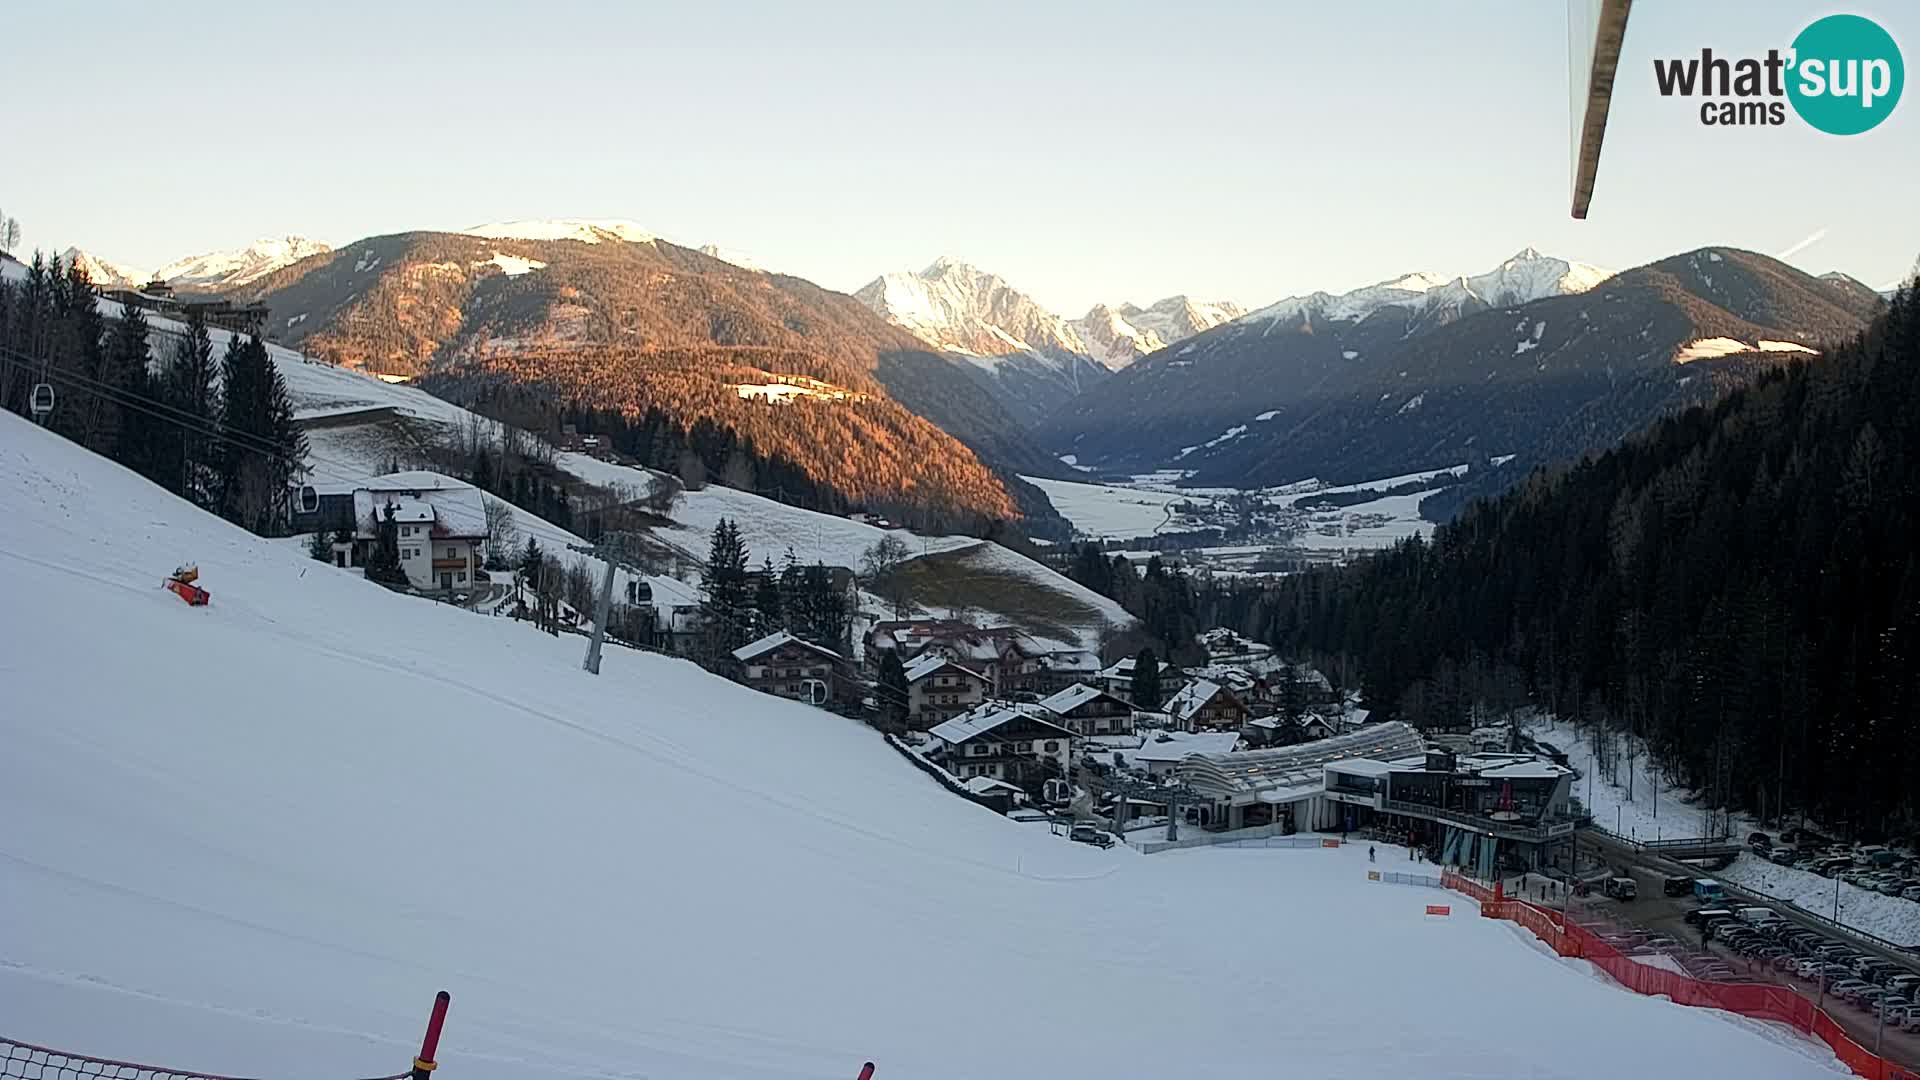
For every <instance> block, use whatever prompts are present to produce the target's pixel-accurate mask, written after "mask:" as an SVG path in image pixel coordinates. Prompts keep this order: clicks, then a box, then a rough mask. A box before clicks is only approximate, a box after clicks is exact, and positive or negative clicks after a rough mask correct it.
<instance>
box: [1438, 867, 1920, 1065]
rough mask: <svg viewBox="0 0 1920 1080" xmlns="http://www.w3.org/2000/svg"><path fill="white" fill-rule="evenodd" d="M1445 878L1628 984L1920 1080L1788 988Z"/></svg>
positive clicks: (1485, 911) (1484, 911) (1493, 912)
mask: <svg viewBox="0 0 1920 1080" xmlns="http://www.w3.org/2000/svg"><path fill="white" fill-rule="evenodd" d="M1440 880H1441V884H1443V885H1445V886H1446V887H1447V888H1449V889H1453V890H1454V891H1456V892H1461V893H1465V894H1466V895H1468V896H1471V897H1473V898H1474V899H1475V900H1478V901H1479V902H1480V914H1481V915H1483V916H1485V917H1487V918H1490V919H1506V920H1509V921H1511V922H1516V923H1519V924H1520V925H1522V926H1524V927H1526V928H1527V929H1528V930H1531V931H1532V932H1533V933H1534V935H1535V936H1536V937H1538V938H1539V939H1540V940H1542V941H1544V942H1546V943H1547V944H1548V945H1551V946H1552V947H1553V950H1554V951H1555V952H1557V953H1559V954H1560V955H1561V956H1571V957H1578V958H1579V959H1582V960H1586V961H1587V962H1589V963H1591V964H1593V965H1594V966H1595V967H1598V968H1600V969H1601V970H1602V971H1605V972H1606V973H1607V974H1608V975H1609V976H1611V977H1612V978H1613V980H1614V981H1615V982H1618V983H1619V984H1620V985H1622V986H1624V987H1626V988H1627V989H1629V990H1633V991H1635V992H1637V993H1641V994H1650V995H1660V996H1664V997H1666V998H1668V999H1670V1000H1672V1001H1674V1002H1677V1003H1679V1004H1681V1005H1693V1006H1698V1007H1700V1008H1707V1009H1725V1010H1726V1011H1727V1012H1733V1013H1739V1014H1740V1015H1742V1016H1751V1017H1754V1018H1755V1019H1758V1020H1771V1021H1774V1022H1776V1023H1782V1024H1790V1025H1792V1026H1793V1027H1794V1028H1796V1029H1798V1030H1799V1031H1802V1032H1805V1033H1807V1034H1809V1035H1812V1036H1814V1037H1815V1038H1818V1039H1819V1040H1820V1041H1821V1042H1824V1043H1826V1044H1827V1045H1828V1046H1830V1047H1832V1048H1833V1052H1834V1055H1835V1056H1836V1057H1838V1058H1839V1059H1840V1060H1841V1062H1843V1063H1844V1064H1845V1065H1846V1066H1847V1067H1848V1068H1850V1069H1852V1070H1853V1071H1854V1073H1855V1074H1856V1075H1859V1076H1864V1077H1868V1078H1869V1080H1920V1073H1916V1072H1914V1071H1912V1070H1910V1069H1907V1068H1905V1067H1903V1066H1900V1065H1897V1064H1895V1063H1893V1062H1890V1061H1887V1060H1886V1059H1884V1058H1882V1057H1880V1056H1879V1055H1877V1054H1875V1053H1873V1051H1871V1050H1868V1049H1867V1048H1866V1047H1864V1046H1861V1045H1860V1044H1859V1043H1858V1042H1856V1041H1854V1039H1853V1037H1852V1036H1850V1035H1848V1034H1847V1033H1846V1030H1845V1029H1843V1028H1842V1027H1841V1026H1840V1024H1839V1023H1838V1022H1837V1021H1835V1020H1834V1019H1833V1017H1831V1016H1829V1015H1828V1014H1827V1013H1826V1012H1824V1011H1823V1010H1821V1009H1819V1008H1816V1007H1815V1006H1814V1003H1813V1002H1811V1001H1809V1000H1807V999H1806V998H1804V997H1802V996H1800V995H1799V994H1796V993H1794V992H1793V991H1792V990H1791V989H1788V988H1787V987H1784V986H1778V985H1774V984H1769V983H1728V982H1714V981H1711V980H1708V979H1696V978H1694V977H1693V976H1691V975H1683V974H1680V973H1679V972H1675V971H1668V970H1665V969H1663V968H1657V967H1651V966H1649V965H1647V964H1642V963H1638V962H1636V961H1635V960H1634V959H1633V958H1632V957H1630V956H1628V955H1626V954H1624V953H1622V952H1620V950H1618V949H1616V948H1614V947H1613V946H1612V945H1609V944H1607V943H1606V942H1605V941H1604V940H1602V939H1601V938H1600V936H1599V935H1598V934H1595V933H1594V932H1593V931H1591V930H1589V929H1587V928H1586V927H1584V926H1581V925H1579V924H1578V923H1568V922H1566V921H1565V917H1564V916H1563V915H1562V914H1561V913H1560V912H1557V911H1548V910H1546V909H1543V908H1538V907H1535V906H1534V905H1532V904H1529V903H1527V902H1526V901H1524V900H1507V899H1495V895H1496V894H1495V891H1494V890H1493V889H1490V888H1488V887H1487V886H1486V885H1483V884H1481V883H1480V882H1478V881H1475V880H1473V879H1472V878H1468V877H1464V876H1462V875H1460V874H1455V873H1452V872H1450V871H1449V872H1447V873H1444V874H1442V875H1441V876H1440Z"/></svg>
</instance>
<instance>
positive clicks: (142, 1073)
mask: <svg viewBox="0 0 1920 1080" xmlns="http://www.w3.org/2000/svg"><path fill="white" fill-rule="evenodd" d="M0 1053H4V1054H5V1055H6V1056H5V1057H4V1058H0V1076H6V1077H15V1078H18V1080H96V1078H99V1080H240V1078H238V1077H231V1076H220V1075H218V1074H216V1073H205V1072H195V1071H194V1070H192V1069H170V1068H166V1067H164V1066H160V1065H139V1064H135V1063H134V1062H131V1061H115V1060H113V1059H112V1058H97V1057H88V1056H86V1055H85V1054H70V1053H68V1052H66V1051H64V1050H50V1049H48V1048H47V1047H44V1046H35V1045H33V1044H32V1043H23V1042H15V1041H14V1040H12V1039H7V1038H0ZM412 1075H413V1073H412V1072H411V1071H409V1072H402V1073H395V1074H393V1075H392V1076H381V1077H375V1078H373V1080H407V1078H408V1077H411V1076H412Z"/></svg>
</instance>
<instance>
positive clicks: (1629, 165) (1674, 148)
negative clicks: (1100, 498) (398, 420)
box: [0, 0, 1920, 314]
mask: <svg viewBox="0 0 1920 1080" xmlns="http://www.w3.org/2000/svg"><path fill="white" fill-rule="evenodd" d="M1834 10H1850V11H1855V12H1858V13H1860V14H1865V15H1868V16H1869V17H1872V18H1875V19H1877V20H1878V21H1880V23H1881V25H1883V26H1885V27H1887V28H1888V29H1889V30H1890V31H1891V32H1892V33H1893V35H1894V36H1895V38H1896V39H1898V40H1899V41H1900V42H1901V43H1902V44H1903V46H1904V47H1905V51H1906V58H1907V62H1908V65H1909V67H1912V66H1913V64H1914V63H1915V62H1916V61H1920V10H1915V9H1914V7H1913V6H1912V5H1910V4H1905V3H1898V2H1896V0H1871V2H1869V3H1866V4H1862V5H1858V6H1853V7H1848V8H1840V9H1836V8H1831V7H1828V6H1826V5H1825V4H1821V3H1804V2H1787V0H1779V2H1764V3H1763V2H1711V3H1710V2H1692V0H1690V2H1685V3H1677V2H1674V3H1660V2H1655V0H1643V2H1642V3H1641V4H1639V5H1638V6H1637V7H1636V9H1635V11H1634V15H1633V18H1632V22H1631V24H1630V26H1629V31H1628V35H1627V46H1626V56H1625V58H1624V60H1623V62H1622V72H1623V74H1622V76H1621V79H1620V83H1619V87H1618V89H1617V91H1616V94H1615V103H1614V112H1613V120H1612V124H1611V126H1610V128H1609V136H1608V140H1607V150H1606V155H1605V157H1604V159H1603V161H1602V164H1601V170H1600V182H1599V188H1598V195H1597V197H1596V199H1595V202H1594V208H1593V214H1592V217H1591V218H1590V219H1589V220H1588V221H1585V222H1575V221H1573V220H1572V219H1571V218H1570V217H1569V216H1568V213H1567V206H1568V201H1569V199H1568V186H1569V183H1568V124H1569V117H1568V112H1569V110H1568V102H1567V98H1568V94H1567V75H1566V65H1567V46H1566V17H1567V13H1566V5H1565V4H1564V2H1562V0H1515V2H1511V3H1490V2H1489V3H1461V4H1453V3H1431V2H1409V3H1401V2H1390V0H1351V2H1340V3H1333V2H1328V3H1324V4H1320V3H1315V4H1308V3H1297V2H1276V0H1257V2H1249V3H1204V2H1197V0H1183V2H1180V3H1172V2H1163V3H1122V2H1116V0H1106V2H1101V3H1064V2H1045V0H1035V2H1031V3H1012V4H1003V3H997V2H987V0H974V2H970V3H965V4H946V5H910V4H900V3H897V2H896V3H884V4H883V3H874V2H867V0H859V2H846V3H835V2H830V0H829V2H824V3H811V4H792V3H777V4H776V3H747V2H735V3H727V4H698V3H671V4H641V3H631V4H629V3H604V4H588V3H566V2H560V0H548V2H543V3H540V4H524V3H515V4H499V5H494V4H487V3H480V2H473V3H465V4H457V5H456V4H445V5H429V4H426V3H393V2H386V3H381V4H353V3H342V4H333V3H329V4H322V5H314V4H297V5H296V4H278V3H268V4H204V3H183V4H178V5H158V4H151V3H141V4H120V3H113V2H109V3H93V4H86V5H80V4H36V5H10V6H9V10H8V11H7V15H6V28H5V39H6V40H5V43H4V44H0V55H4V56H5V58H6V62H7V66H8V68H9V71H8V83H9V85H10V86H12V87H14V88H15V90H16V91H17V93H16V94H15V95H14V97H13V102H14V103H13V105H12V106H10V107H9V108H7V109H6V110H5V113H4V115H5V121H4V125H5V132H6V135H5V138H4V140H0V145H4V147H5V148H6V153H5V157H6V159H7V160H8V164H9V167H8V168H6V169H5V170H4V171H0V208H4V209H5V211H6V212H7V213H9V214H12V215H13V216H15V217H17V218H19V219H20V221H21V223H22V226H23V230H24V232H25V234H26V244H25V246H27V247H29V248H31V247H34V246H40V247H46V248H56V247H65V246H67V245H79V246H81V247H84V248H87V249H88V250H91V251H94V252H95V253H97V254H99V255H102V256H104V257H106V258H110V259H114V260H117V261H120V262H124V263H127V264H130V265H133V266H135V267H138V268H142V269H145V268H150V267H152V266H155V265H158V264H160V263H162V262H165V261H168V260H170V259H173V258H177V257H179V256H182V255H186V254H190V253H195V252H199V251H203V250H207V249H211V248H218V247H231V246H238V245H241V244H244V243H246V242H247V241H249V240H251V239H252V238H254V237H255V236H262V235H271V234H285V233H297V234H302V235H308V236H313V237H315V238H318V239H321V240H325V241H327V242H329V243H333V244H343V243H348V242H351V241H353V240H355V239H358V238H360V237H364V236H369V235H375V234H380V233H387V232H396V231H401V230H406V229H416V228H445V229H456V228H460V227H463V226H467V225H471V224H475V223H479V222H483V221H490V220H498V219H505V218H522V217H623V218H631V219H634V220H636V221H638V222H640V223H642V224H643V225H645V226H646V227H648V228H649V229H652V230H653V231H655V232H657V233H659V234H660V235H661V236H663V237H666V238H668V239H671V240H675V241H677V242H681V243H686V244H692V245H698V244H702V243H717V244H720V245H722V246H725V247H729V248H734V249H738V250H740V251H743V252H745V253H747V254H749V255H751V256H753V257H754V258H755V259H757V260H758V261H759V262H761V263H762V264H763V265H765V266H768V267H770V268H773V269H778V270H783V271H787V272H791V273H796V274H799V275H801V276H804V277H807V278H810V279H812V280H814V281H817V282H819V283H821V284H823V285H826V286H829V287H831V288H837V289H849V290H850V289H854V288H857V287H858V286H860V285H861V284H863V283H864V282H865V281H867V280H869V279H870V278H872V277H873V276H874V275H875V274H877V273H879V272H881V271H885V270H893V269H911V268H918V267H920V266H923V265H925V264H926V263H927V262H929V261H931V260H932V259H933V258H934V257H935V256H937V255H941V254H953V255H958V256H960V257H963V258H966V259H968V260H970V261H973V262H975V263H978V264H980V265H982V266H985V267H988V268H990V269H993V270H996V271H998V272H999V273H1001V274H1002V275H1004V276H1006V277H1007V278H1008V279H1009V280H1011V281H1012V282H1013V283H1014V284H1016V285H1018V286H1020V287H1022V288H1024V289H1026V290H1027V291H1029V292H1031V293H1032V294H1034V295H1035V296H1036V297H1037V298H1038V299H1040V300H1041V301H1042V302H1044V303H1047V304H1049V305H1051V306H1054V307H1056V308H1058V309H1061V310H1063V311H1066V312H1067V313H1069V314H1078V313H1079V312H1080V311H1081V310H1083V309H1084V308H1085V307H1086V306H1087V305H1088V304H1090V303H1092V302H1094V301H1096V300H1109V301H1118V300H1123V299H1133V300H1137V301H1140V302H1145V301H1148V300H1151V299H1154V298H1156V297H1159V296H1163V295H1167V294H1170V293H1175V292H1186V293H1191V294H1195V295H1200V296H1224V297H1228V298H1232V299H1235V300H1238V301H1240V302H1242V303H1245V304H1248V305H1257V304H1263V303H1267V302H1270V301H1272V300H1274V299H1277V298H1279V297H1281V296H1284V295H1289V294H1293V293H1297V292H1304V291H1308V290H1312V289H1317V288H1326V289H1342V288H1349V287H1353V286H1356V285H1361V284H1366V283H1369V282H1371V281H1375V280H1378V279H1381V278H1384V277H1388V276H1390V275H1393V274H1397V273H1399V272H1401V271H1405V270H1411V269H1424V268H1431V269H1437V270H1451V271H1466V272H1474V271H1479V270H1483V269H1486V268H1488V267H1490V266H1492V265H1493V264H1494V263H1496V262H1497V261H1498V260H1500V259H1501V258H1503V257H1505V256H1507V255H1509V254H1511V253H1512V252H1514V251H1516V250H1518V249H1520V248H1522V247H1525V246H1528V245H1533V246H1535V247H1538V248H1541V249H1542V250H1545V251H1549V252H1552V253H1555V254H1561V255H1564V256H1567V257H1571V258H1575V259H1580V260H1583V261H1587V262H1593V263H1598V264H1600V265H1604V266H1611V267H1616V268H1624V267H1627V266H1632V265H1636V264H1638V263H1641V262H1645V261H1648V260H1650V259H1654V258H1659V257H1661V256H1664V255H1668V254H1672V253H1674V252H1677V251H1680V250H1684V249H1688V248H1692V247H1697V246H1700V245H1703V244H1730V245H1736V246H1742V247H1748V248H1753V249H1755V250H1760V251H1765V252H1768V253H1773V254H1778V253H1780V252H1783V251H1786V250H1788V249H1789V248H1792V247H1793V246H1795V245H1796V244H1799V243H1800V242H1801V241H1803V240H1804V239H1805V238H1807V237H1810V236H1814V235H1816V234H1819V235H1821V236H1822V237H1823V238H1822V239H1820V240H1818V241H1817V242H1815V243H1812V244H1810V245H1807V246H1805V247H1804V248H1803V250H1801V251H1800V252H1799V253H1798V254H1797V255H1795V256H1793V259H1792V261H1793V262H1795V263H1796V264H1798V265H1800V266H1802V267H1804V268H1806V269H1809V270H1813V271H1816V272H1818V271H1824V270H1828V269H1834V268H1839V269H1843V270H1846V271H1847V272H1849V273H1853V274H1855V275H1857V276H1859V277H1861V278H1863V279H1865V280H1866V281H1867V282H1869V283H1870V284H1872V285H1874V286H1876V287H1878V286H1881V285H1884V284H1886V283H1888V282H1891V281H1893V280H1895V279H1896V278H1900V277H1903V276H1904V275H1905V274H1906V273H1907V272H1908V271H1909V269H1910V268H1911V267H1912V265H1913V262H1914V259H1915V256H1916V254H1920V214H1915V213H1914V212H1913V211H1912V206H1913V203H1912V192H1913V190H1914V185H1915V182H1916V181H1915V177H1916V176H1920V100H1912V99H1914V98H1915V97H1916V96H1920V91H1913V90H1912V89H1911V88H1910V89H1909V92H1908V93H1907V95H1906V97H1907V99H1908V100H1904V101H1903V102H1902V103H1901V104H1900V106H1899V108H1897V109H1896V110H1895V112H1894V114H1893V116H1892V117H1891V118H1890V119H1889V120H1888V121H1887V122H1886V123H1883V124H1882V125H1881V126H1880V127H1879V128H1877V129H1876V130H1874V131H1873V132H1870V133H1868V134H1866V135H1861V136H1854V137H1851V138H1836V137H1831V136H1824V135H1820V134H1818V133H1816V132H1814V131H1812V130H1811V129H1810V128H1808V127H1806V126H1805V125H1803V124H1801V123H1799V122H1798V120H1797V119H1794V120H1790V121H1789V123H1788V125H1786V126H1785V127H1778V128H1772V127H1769V128H1746V129H1718V128H1706V127H1702V126H1701V125H1700V123H1699V121H1698V118H1697V115H1696V112H1695V108H1694V107H1692V106H1689V105H1686V104H1684V103H1681V102H1678V101H1672V100H1664V101H1663V100H1662V99H1660V98H1659V97H1658V96H1657V94H1655V92H1654V90H1653V77H1652V72H1651V64H1650V59H1651V58H1652V57H1654V56H1684V55H1687V54H1689V53H1692V54H1695V55H1697V54H1698V51H1699V49H1700V47H1701V46H1702V45H1711V46H1713V47H1714V48H1715V50H1716V51H1717V52H1725V53H1733V54H1748V53H1763V52H1764V51H1765V49H1766V48H1767V47H1768V46H1770V45H1772V46H1778V47H1781V48H1785V47H1786V46H1787V45H1788V44H1789V42H1790V41H1791V40H1792V38H1793V36H1794V34H1796V33H1797V32H1798V31H1799V30H1800V28H1801V27H1803V26H1804V25H1805V24H1806V23H1808V22H1810V21H1811V20H1812V19H1814V18H1816V17H1818V16H1819V15H1823V14H1828V13H1830V12H1832V11H1834ZM1894 200H1899V202H1898V203H1897V205H1898V206H1899V209H1898V210H1893V209H1888V208H1886V206H1885V205H1884V204H1888V203H1889V202H1892V201H1894Z"/></svg>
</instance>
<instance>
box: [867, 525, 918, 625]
mask: <svg viewBox="0 0 1920 1080" xmlns="http://www.w3.org/2000/svg"><path fill="white" fill-rule="evenodd" d="M912 554H913V551H912V549H911V548H909V547H907V545H906V543H905V542H904V541H902V540H901V539H900V538H899V537H897V536H894V535H892V534H888V535H886V536H883V537H881V538H880V539H879V540H876V541H874V544H873V546H872V547H870V548H868V549H867V550H866V551H865V552H863V553H862V554H861V556H860V576H861V577H862V578H864V579H865V580H866V583H867V588H868V589H870V590H872V591H873V592H874V593H875V594H877V595H878V596H880V597H881V598H882V599H884V600H885V601H886V602H887V603H888V604H889V605H890V606H891V607H892V608H893V613H894V617H895V618H904V617H905V608H906V607H907V595H906V592H907V589H906V584H907V582H906V575H905V574H902V573H901V572H900V568H901V566H902V565H903V564H905V563H906V561H907V558H908V556H910V555H912Z"/></svg>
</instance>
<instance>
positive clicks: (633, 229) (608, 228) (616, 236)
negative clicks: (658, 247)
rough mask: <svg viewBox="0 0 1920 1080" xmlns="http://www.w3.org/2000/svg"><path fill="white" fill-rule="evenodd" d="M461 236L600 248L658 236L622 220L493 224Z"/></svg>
mask: <svg viewBox="0 0 1920 1080" xmlns="http://www.w3.org/2000/svg"><path fill="white" fill-rule="evenodd" d="M460 231H461V232H463V233H465V234H467V235H468V236H484V237H486V238H488V239H490V240H578V241H580V242H581V243H583V244H598V243H602V242H604V241H609V240H626V241H629V242H632V243H636V244H651V243H653V241H654V235H653V234H652V233H650V232H648V231H647V230H646V229H644V228H642V227H641V226H640V224H639V223H638V222H634V221H627V220H624V219H621V218H539V219H529V220H524V221H490V222H488V223H486V224H485V225H475V226H473V227H472V228H469V229H462V230H460Z"/></svg>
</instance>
